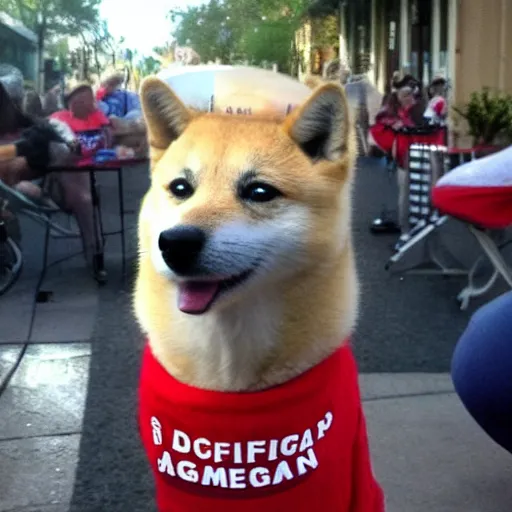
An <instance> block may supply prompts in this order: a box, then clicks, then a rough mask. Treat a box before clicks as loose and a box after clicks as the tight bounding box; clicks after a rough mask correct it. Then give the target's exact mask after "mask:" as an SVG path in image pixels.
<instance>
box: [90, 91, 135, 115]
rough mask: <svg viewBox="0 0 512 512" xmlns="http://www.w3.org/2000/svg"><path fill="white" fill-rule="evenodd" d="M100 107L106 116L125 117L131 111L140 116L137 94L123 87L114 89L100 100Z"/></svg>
mask: <svg viewBox="0 0 512 512" xmlns="http://www.w3.org/2000/svg"><path fill="white" fill-rule="evenodd" d="M100 108H101V110H102V112H103V113H104V114H105V115H106V116H107V117H110V116H116V117H125V116H126V115H127V114H129V113H130V112H132V111H136V112H137V114H138V116H139V117H141V116H142V110H141V108H142V107H141V104H140V99H139V95H138V94H136V93H134V92H132V91H127V90H125V89H116V90H115V91H113V92H111V93H110V94H109V95H108V96H105V97H104V98H103V100H102V101H101V104H100Z"/></svg>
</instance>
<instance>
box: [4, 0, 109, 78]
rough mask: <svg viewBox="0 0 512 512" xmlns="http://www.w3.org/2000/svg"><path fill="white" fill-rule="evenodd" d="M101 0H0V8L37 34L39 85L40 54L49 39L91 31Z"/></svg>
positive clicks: (41, 66)
mask: <svg viewBox="0 0 512 512" xmlns="http://www.w3.org/2000/svg"><path fill="white" fill-rule="evenodd" d="M100 2H101V0H0V11H5V12H7V13H8V14H10V15H11V16H12V17H13V18H16V19H18V20H20V21H21V22H22V23H23V24H24V25H25V26H26V27H27V28H30V29H31V30H33V31H34V32H35V33H36V34H37V37H38V52H39V55H38V62H39V74H40V87H41V86H42V85H43V79H42V77H43V55H44V49H45V45H46V44H48V43H49V38H50V37H52V36H56V35H61V36H62V35H70V36H78V35H81V34H84V33H85V32H87V31H90V30H93V29H94V27H95V24H96V23H97V21H98V7H99V4H100Z"/></svg>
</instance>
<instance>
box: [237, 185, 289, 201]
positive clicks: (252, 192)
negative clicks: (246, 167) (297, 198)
mask: <svg viewBox="0 0 512 512" xmlns="http://www.w3.org/2000/svg"><path fill="white" fill-rule="evenodd" d="M239 195H240V198H241V199H243V200H244V201H252V202H254V203H267V202H269V201H272V200H274V199H276V198H277V197H281V196H282V195H283V194H281V192H280V191H279V190H277V188H275V187H273V186H272V185H268V184H267V183H259V182H253V183H249V184H248V185H245V186H243V187H242V188H241V189H240V192H239Z"/></svg>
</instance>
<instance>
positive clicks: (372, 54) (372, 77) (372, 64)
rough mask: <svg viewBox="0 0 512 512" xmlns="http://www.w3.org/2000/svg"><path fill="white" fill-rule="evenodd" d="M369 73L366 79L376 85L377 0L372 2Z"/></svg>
mask: <svg viewBox="0 0 512 512" xmlns="http://www.w3.org/2000/svg"><path fill="white" fill-rule="evenodd" d="M370 41H371V43H370V72H369V73H368V75H369V76H368V78H369V79H370V82H371V83H372V84H376V83H377V49H378V45H377V0H372V9H371V32H370Z"/></svg>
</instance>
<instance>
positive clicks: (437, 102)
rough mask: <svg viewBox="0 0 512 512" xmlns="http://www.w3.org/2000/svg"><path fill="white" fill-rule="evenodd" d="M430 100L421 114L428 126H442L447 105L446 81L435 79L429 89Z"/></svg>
mask: <svg viewBox="0 0 512 512" xmlns="http://www.w3.org/2000/svg"><path fill="white" fill-rule="evenodd" d="M429 96H430V100H429V102H428V105H427V108H426V109H425V112H424V114H423V117H424V118H425V121H426V122H427V123H428V124H433V125H444V124H446V117H447V115H448V103H447V101H446V80H445V79H444V78H435V79H434V80H433V81H432V83H431V84H430V87H429Z"/></svg>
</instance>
